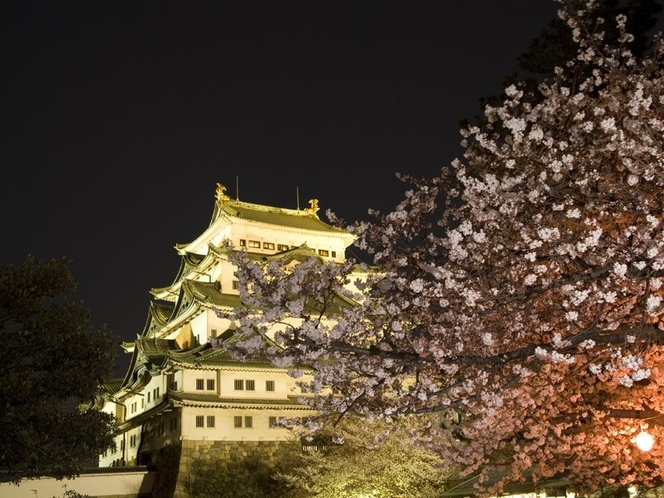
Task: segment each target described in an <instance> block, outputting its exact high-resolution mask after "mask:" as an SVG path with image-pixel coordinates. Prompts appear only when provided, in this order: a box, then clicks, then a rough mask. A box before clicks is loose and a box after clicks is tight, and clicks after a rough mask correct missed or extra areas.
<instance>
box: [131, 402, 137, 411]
mask: <svg viewBox="0 0 664 498" xmlns="http://www.w3.org/2000/svg"><path fill="white" fill-rule="evenodd" d="M131 413H136V403H132V404H131Z"/></svg>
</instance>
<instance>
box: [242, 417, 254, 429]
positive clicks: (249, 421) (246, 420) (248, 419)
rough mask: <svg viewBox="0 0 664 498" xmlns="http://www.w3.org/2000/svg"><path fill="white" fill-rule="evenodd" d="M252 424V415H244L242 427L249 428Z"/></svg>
mask: <svg viewBox="0 0 664 498" xmlns="http://www.w3.org/2000/svg"><path fill="white" fill-rule="evenodd" d="M253 426H254V418H253V417H244V428H245V429H251V428H252V427H253Z"/></svg>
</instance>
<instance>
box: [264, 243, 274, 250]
mask: <svg viewBox="0 0 664 498" xmlns="http://www.w3.org/2000/svg"><path fill="white" fill-rule="evenodd" d="M263 249H269V250H270V251H274V243H272V242H263Z"/></svg>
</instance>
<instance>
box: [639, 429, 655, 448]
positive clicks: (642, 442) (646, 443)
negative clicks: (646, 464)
mask: <svg viewBox="0 0 664 498" xmlns="http://www.w3.org/2000/svg"><path fill="white" fill-rule="evenodd" d="M635 442H636V447H637V448H638V449H640V450H641V451H650V449H651V448H652V445H653V444H654V443H655V440H654V438H653V437H652V436H651V435H650V434H648V433H647V432H643V431H641V432H639V434H638V435H637V436H636V440H635Z"/></svg>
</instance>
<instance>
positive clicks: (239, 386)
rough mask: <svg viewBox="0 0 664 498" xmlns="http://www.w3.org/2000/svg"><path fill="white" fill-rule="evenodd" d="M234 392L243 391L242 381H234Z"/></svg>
mask: <svg viewBox="0 0 664 498" xmlns="http://www.w3.org/2000/svg"><path fill="white" fill-rule="evenodd" d="M235 390H236V391H244V381H243V380H242V379H235Z"/></svg>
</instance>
